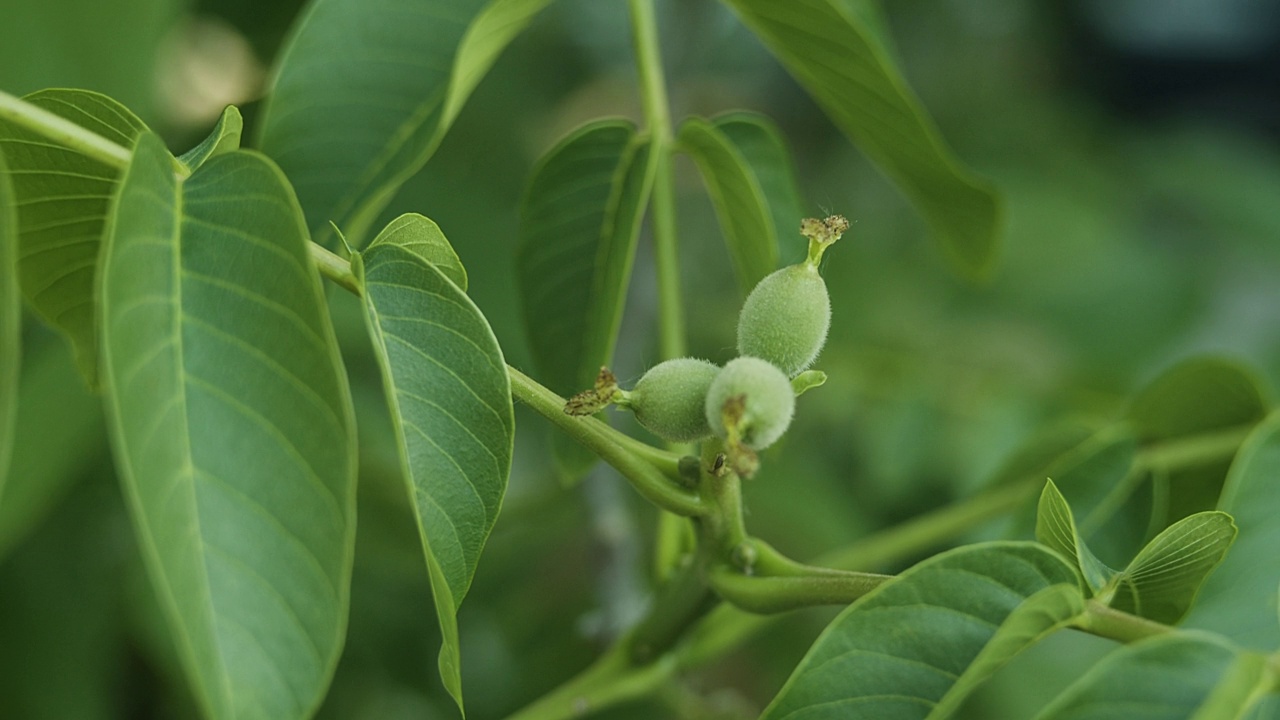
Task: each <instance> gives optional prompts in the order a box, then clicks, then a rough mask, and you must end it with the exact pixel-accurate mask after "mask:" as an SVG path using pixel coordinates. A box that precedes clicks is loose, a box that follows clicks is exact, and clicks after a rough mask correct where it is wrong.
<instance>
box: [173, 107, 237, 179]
mask: <svg viewBox="0 0 1280 720" xmlns="http://www.w3.org/2000/svg"><path fill="white" fill-rule="evenodd" d="M242 132H244V118H243V117H241V116H240V109H239V108H237V107H236V106H235V105H228V106H227V107H226V109H224V110H223V111H222V117H220V118H218V124H217V125H215V126H214V127H213V131H212V132H210V133H209V136H208V137H206V138H205V139H204V140H201V141H200V144H199V145H196V146H195V147H193V148H191V149H190V150H188V151H186V152H185V153H183V154H182V155H180V156H179V157H178V160H180V161H182V164H183V165H185V166H186V167H187V169H188V170H195V169H196V168H198V167H200V166H201V165H203V164H204V163H205V161H206V160H208V159H209V158H211V157H214V156H216V155H222V154H223V153H229V152H231V151H232V150H239V149H240V134H241V133H242Z"/></svg>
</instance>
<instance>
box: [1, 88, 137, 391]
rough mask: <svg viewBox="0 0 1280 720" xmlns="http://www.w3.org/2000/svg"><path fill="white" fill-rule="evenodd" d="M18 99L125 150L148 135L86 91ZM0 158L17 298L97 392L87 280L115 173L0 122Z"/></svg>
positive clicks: (90, 282)
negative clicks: (64, 341)
mask: <svg viewBox="0 0 1280 720" xmlns="http://www.w3.org/2000/svg"><path fill="white" fill-rule="evenodd" d="M23 99H24V100H25V101H26V102H28V103H31V104H32V105H35V106H37V107H39V108H41V109H44V110H47V111H49V112H51V113H54V114H55V115H58V116H60V117H63V118H65V119H67V120H70V121H71V122H74V123H75V124H77V125H80V126H82V127H84V128H87V129H88V130H91V131H93V132H94V133H97V134H98V135H101V136H102V137H103V138H105V139H107V140H109V141H111V142H114V143H116V144H117V145H120V146H121V147H124V148H129V147H132V146H133V143H134V140H135V139H137V137H138V134H139V133H142V132H144V131H145V130H146V129H147V128H146V125H144V124H143V123H142V121H141V120H139V119H138V118H137V117H136V116H134V114H133V113H131V112H129V110H128V109H127V108H125V107H124V106H123V105H121V104H120V103H118V102H116V101H115V100H112V99H111V98H109V97H107V96H105V95H99V94H98V93H94V92H89V91H87V90H41V91H40V92H37V93H32V94H31V95H28V96H26V97H25V98H23ZM0 152H3V153H4V155H5V158H6V160H8V164H9V171H10V172H11V173H12V178H13V190H14V195H15V196H16V197H17V204H18V232H19V239H18V247H19V253H18V274H19V279H20V281H21V284H22V292H23V294H24V295H26V297H27V300H29V301H30V302H31V306H32V307H33V308H35V310H36V312H37V313H39V314H40V316H41V317H42V318H44V319H45V320H46V321H47V322H48V323H49V324H51V325H53V326H54V327H56V328H58V329H59V330H61V331H62V332H63V333H65V334H66V336H67V338H68V339H69V340H70V341H71V344H72V347H74V348H75V352H76V362H77V363H78V364H79V366H80V370H81V372H82V373H83V374H84V376H85V379H86V380H88V382H89V384H90V385H91V386H93V385H96V384H97V382H98V367H97V365H98V332H97V327H96V322H97V306H96V300H95V298H94V281H95V280H94V279H95V277H96V276H97V268H98V265H97V263H98V250H99V248H100V247H101V244H102V242H101V241H102V231H103V223H104V222H105V220H106V217H107V209H108V207H109V205H110V202H111V197H112V193H113V192H114V191H115V186H116V181H117V179H118V178H119V176H120V169H119V168H117V167H115V166H112V165H108V164H106V163H103V162H102V161H100V160H96V159H94V158H90V157H88V156H86V155H83V154H81V153H80V152H78V151H77V150H74V149H72V148H69V147H67V146H64V145H61V144H59V143H58V142H56V141H54V140H50V139H49V138H46V137H44V136H43V135H38V134H36V133H35V132H33V131H31V130H28V129H26V128H22V127H18V126H17V125H14V124H12V123H9V122H6V121H4V120H0Z"/></svg>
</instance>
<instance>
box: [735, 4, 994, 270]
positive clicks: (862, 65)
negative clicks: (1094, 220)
mask: <svg viewBox="0 0 1280 720" xmlns="http://www.w3.org/2000/svg"><path fill="white" fill-rule="evenodd" d="M723 2H724V3H725V4H726V5H728V6H729V7H730V8H732V9H733V10H734V12H736V13H737V14H738V17H740V18H741V19H742V21H743V22H744V23H745V24H746V25H747V27H748V28H750V29H751V31H752V32H754V33H755V34H756V35H758V36H759V37H760V39H761V40H762V41H763V42H764V44H765V45H766V46H767V47H768V48H769V49H770V50H771V51H772V52H773V54H774V55H775V56H777V58H778V59H779V60H780V61H781V62H782V64H783V65H784V66H786V68H787V69H788V70H789V71H790V72H791V74H792V75H793V76H794V77H795V78H796V80H797V81H799V83H800V84H801V85H802V86H804V88H805V89H806V90H808V91H809V94H810V95H812V96H813V98H814V99H815V100H816V101H817V102H818V104H819V105H820V106H821V107H822V109H823V110H824V111H825V112H826V113H827V115H828V116H830V117H831V119H832V120H833V121H834V122H835V124H836V125H837V126H838V127H839V128H840V129H841V130H842V131H844V133H845V134H846V135H848V136H849V138H850V139H852V140H853V141H854V143H856V144H857V145H858V147H859V148H860V149H861V150H862V151H863V152H865V153H866V154H867V156H868V157H870V158H871V159H872V160H873V161H874V162H875V163H876V164H877V165H878V166H879V167H880V168H881V170H883V171H884V172H885V174H886V175H888V176H889V177H890V178H892V179H893V180H894V181H895V182H897V183H898V186H899V187H901V188H902V190H903V192H905V193H906V195H907V196H908V197H909V198H911V200H912V201H913V202H914V203H915V204H916V207H918V208H919V210H920V212H921V213H922V214H923V215H924V217H925V219H926V220H928V222H929V224H930V225H931V226H932V227H933V230H934V233H935V234H936V235H937V236H938V238H939V239H940V240H941V241H942V245H943V247H944V248H945V250H946V251H947V254H948V255H950V256H951V258H952V259H954V260H955V261H957V263H958V264H959V265H960V267H961V268H963V269H964V270H965V271H966V272H968V273H970V274H973V275H982V274H984V273H986V272H988V271H989V270H990V268H991V266H992V265H993V264H994V262H995V259H996V255H997V249H998V245H999V233H1000V227H999V226H1000V214H1001V213H1000V204H999V202H998V199H997V196H996V195H995V193H994V192H993V190H992V189H991V188H990V186H989V185H988V184H987V183H986V182H985V181H982V180H980V179H978V178H977V177H975V176H974V175H973V174H972V173H971V172H970V171H969V170H967V169H965V168H964V167H963V166H962V165H961V164H960V163H959V162H958V161H957V160H956V159H955V157H954V155H952V153H951V151H950V150H949V149H948V148H947V147H946V145H945V144H944V143H943V141H942V138H941V136H940V135H939V133H938V131H937V129H936V128H935V127H934V125H933V121H932V120H931V119H930V118H929V117H928V115H927V114H926V113H925V111H924V109H923V108H922V107H921V106H920V102H919V100H917V99H916V97H915V95H914V94H912V93H911V91H910V90H909V89H908V87H907V84H906V82H905V81H904V80H903V79H902V76H901V75H900V73H899V72H898V70H897V68H896V67H895V66H894V64H893V62H892V60H891V59H890V58H889V57H888V55H887V53H886V52H885V47H884V45H883V44H882V43H881V42H880V40H878V39H877V38H876V32H875V29H874V28H872V27H869V26H868V23H866V22H865V16H863V15H862V14H860V13H859V14H856V13H853V12H851V11H850V10H849V8H848V7H846V6H844V5H843V4H842V3H841V2H840V0H792V1H791V2H786V3H779V2H776V1H775V0H723Z"/></svg>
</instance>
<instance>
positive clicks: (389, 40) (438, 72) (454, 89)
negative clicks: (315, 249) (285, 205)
mask: <svg viewBox="0 0 1280 720" xmlns="http://www.w3.org/2000/svg"><path fill="white" fill-rule="evenodd" d="M549 2H550V0H493V1H492V2H490V3H488V4H486V3H485V2H483V0H435V1H433V2H406V0H316V2H313V3H312V4H311V7H310V8H309V9H308V11H307V12H306V14H305V15H304V17H303V18H302V20H301V21H300V23H299V24H298V25H297V27H296V28H295V32H294V35H293V37H292V39H291V40H290V42H289V43H288V45H287V47H286V48H285V50H284V52H283V54H282V55H281V60H280V65H279V67H278V68H277V71H276V72H277V74H276V81H275V86H274V90H273V93H272V95H271V98H270V100H269V101H268V104H267V107H266V108H265V111H264V113H263V115H264V117H263V130H262V135H261V147H262V149H263V151H264V152H266V153H267V154H269V155H271V156H272V157H273V158H274V159H275V160H276V161H277V162H279V163H280V167H281V168H283V169H284V171H285V173H286V174H287V175H288V176H289V178H290V179H291V180H292V181H293V183H294V186H295V187H296V188H297V190H298V197H299V199H300V200H301V202H302V207H303V209H304V210H305V211H306V216H307V221H308V223H309V224H310V226H311V228H312V231H313V232H314V233H315V235H316V238H317V239H318V240H321V241H326V242H327V240H328V238H330V236H331V232H332V231H331V229H330V227H329V222H330V221H334V222H336V223H337V224H338V225H339V226H340V227H341V228H342V230H343V231H344V232H345V233H346V235H347V237H348V238H350V239H351V241H352V242H353V243H356V244H360V243H361V242H362V240H363V238H364V237H365V234H366V232H367V231H368V229H369V226H370V224H371V223H372V222H373V221H374V219H375V218H376V217H377V215H378V213H379V212H380V211H381V210H382V208H384V207H385V206H386V204H387V203H388V202H389V201H390V200H391V197H392V196H393V195H394V194H395V192H396V190H397V189H398V188H399V187H400V185H401V184H402V183H403V182H404V181H405V180H407V179H408V178H409V177H410V176H412V175H413V174H414V173H416V172H417V171H418V170H419V169H421V168H422V166H423V165H424V164H425V163H426V162H427V160H428V158H430V157H431V155H432V154H433V153H434V152H435V149H436V147H437V146H439V144H440V141H441V139H443V137H444V135H445V133H446V132H447V131H448V129H449V126H450V124H451V123H452V122H453V120H454V118H455V117H456V116H457V113H458V111H459V110H460V109H461V107H462V105H463V104H464V103H465V101H466V99H467V97H469V96H470V94H471V91H472V90H474V89H475V86H476V84H478V83H479V81H480V79H481V78H482V77H483V76H484V74H485V73H486V72H488V70H489V68H490V67H492V65H493V63H494V62H495V61H496V60H497V58H498V55H500V54H501V52H502V50H503V49H504V48H505V47H506V46H507V44H508V43H509V42H510V41H511V40H512V39H513V38H514V37H515V36H516V35H517V34H519V32H520V31H521V30H522V29H524V27H525V26H526V25H527V24H528V23H529V21H530V20H531V19H532V18H533V16H534V15H535V14H536V13H537V12H538V11H539V10H541V9H542V8H543V7H545V6H546V5H547V4H548V3H549ZM353 28H358V29H359V32H358V41H356V42H352V36H351V33H352V30H353ZM336 48H340V49H341V51H335V49H336Z"/></svg>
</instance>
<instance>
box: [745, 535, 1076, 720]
mask: <svg viewBox="0 0 1280 720" xmlns="http://www.w3.org/2000/svg"><path fill="white" fill-rule="evenodd" d="M1077 582H1078V580H1077V578H1076V574H1075V572H1074V571H1073V570H1072V569H1071V568H1070V567H1069V566H1068V565H1067V564H1066V563H1064V562H1063V561H1062V559H1061V558H1059V557H1058V555H1057V554H1055V553H1053V552H1051V551H1050V550H1048V549H1046V548H1044V547H1042V546H1040V545H1037V544H1035V543H1025V542H1003V543H985V544H979V545H969V546H966V547H962V548H957V549H955V550H952V551H949V552H946V553H943V554H941V555H937V556H935V557H933V558H930V559H929V560H926V561H924V562H922V563H920V564H919V565H916V566H915V567H913V568H911V569H909V570H907V571H906V572H904V573H902V574H901V575H899V576H898V577H896V578H894V579H893V580H890V581H889V582H886V583H885V584H884V585H882V586H881V587H879V588H877V589H876V590H874V591H872V592H871V593H869V594H867V595H866V596H864V597H862V598H861V599H859V600H858V601H857V602H855V603H854V604H852V605H850V606H849V607H848V608H847V609H845V611H844V612H842V613H841V614H840V615H839V616H838V617H837V618H836V619H835V620H833V621H832V623H831V624H830V625H829V626H827V629H826V630H825V631H824V632H823V633H822V635H821V636H820V637H819V638H818V640H817V641H816V642H815V643H814V644H813V647H812V648H810V649H809V653H808V654H807V655H806V656H805V658H804V659H803V660H801V661H800V665H799V666H797V667H796V669H795V672H794V673H792V675H791V678H790V679H788V680H787V683H786V685H784V686H783V688H782V690H781V691H780V692H779V694H778V696H777V697H776V698H774V700H773V702H772V703H771V704H770V705H769V707H768V708H767V709H766V710H765V712H764V714H763V715H762V716H761V717H762V719H763V720H780V719H781V718H791V717H804V718H806V719H808V720H823V719H825V718H832V719H833V720H834V719H836V718H839V719H840V720H849V719H853V718H876V719H880V718H887V717H893V718H943V717H948V716H949V715H950V713H951V712H952V711H953V710H954V709H955V708H956V707H958V706H959V704H960V701H961V700H963V698H964V696H965V695H967V694H968V693H969V692H971V691H972V689H973V688H974V687H976V686H977V684H978V683H979V682H981V680H983V679H985V678H986V677H987V676H988V675H989V674H990V673H991V672H994V671H995V669H997V668H998V667H1000V666H1001V665H1002V664H1004V663H1005V662H1006V661H1008V660H1009V659H1010V658H1011V657H1013V656H1014V655H1015V654H1017V653H1018V652H1020V651H1022V650H1024V649H1025V648H1027V647H1028V646H1030V645H1031V644H1033V643H1034V642H1036V641H1037V640H1038V639H1040V638H1041V637H1043V636H1045V635H1047V634H1048V633H1050V632H1052V631H1054V630H1055V629H1057V628H1059V627H1062V626H1064V625H1066V624H1068V623H1070V622H1071V621H1072V620H1073V619H1074V618H1076V617H1077V616H1079V614H1080V613H1081V612H1082V611H1083V606H1084V599H1083V597H1082V596H1081V595H1080V591H1079V589H1078V588H1077V587H1076V585H1077Z"/></svg>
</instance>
